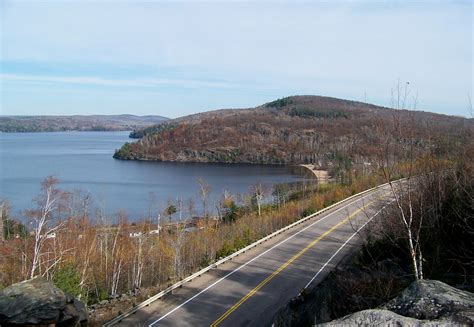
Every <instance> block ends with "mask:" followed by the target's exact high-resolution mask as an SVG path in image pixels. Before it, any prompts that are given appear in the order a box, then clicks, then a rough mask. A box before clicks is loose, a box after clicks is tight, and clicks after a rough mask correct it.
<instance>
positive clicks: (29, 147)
mask: <svg viewBox="0 0 474 327" xmlns="http://www.w3.org/2000/svg"><path fill="white" fill-rule="evenodd" d="M128 134H129V132H59V133H0V198H1V199H6V200H8V201H9V203H10V205H11V207H12V213H13V216H15V217H17V218H20V217H21V211H22V210H24V209H29V208H33V207H34V204H33V201H32V199H33V198H34V197H35V196H36V195H37V194H38V193H39V192H40V183H41V181H42V180H43V179H44V178H45V177H47V176H49V175H53V176H55V177H56V178H58V179H59V181H60V184H59V187H60V188H61V189H63V190H66V191H70V192H73V191H75V190H82V191H84V192H89V193H90V194H91V195H92V199H93V203H92V207H95V208H98V207H100V208H102V209H103V210H104V211H105V213H106V214H107V215H110V216H114V215H115V214H116V213H117V212H119V211H120V210H123V211H124V212H125V213H126V214H127V216H128V217H129V219H130V220H136V219H140V218H144V217H148V216H149V215H150V213H152V215H155V214H156V212H158V210H163V208H164V207H165V206H166V204H167V203H168V201H175V202H176V199H177V198H181V199H182V200H183V208H186V207H187V203H188V201H189V199H192V201H193V202H194V203H195V211H196V212H195V214H200V213H201V211H200V208H201V204H200V203H201V201H200V199H199V196H198V183H197V181H198V179H200V178H202V179H203V180H204V181H206V183H207V184H209V185H210V187H211V193H210V202H212V203H217V201H218V199H219V198H220V197H221V196H222V192H223V190H224V189H227V190H229V191H230V192H231V193H232V194H245V193H248V191H249V189H250V187H251V186H252V185H255V184H256V183H259V182H260V183H262V184H264V185H266V186H268V187H270V186H271V185H274V184H276V183H293V182H304V181H308V180H310V179H311V177H310V176H308V174H305V170H304V168H301V167H289V166H268V165H247V164H245V165H244V164H203V163H201V164H198V163H164V162H141V161H120V160H115V159H113V158H112V155H113V153H114V151H115V149H117V148H119V147H120V146H121V145H122V144H123V143H125V142H130V141H131V140H130V139H129V138H128ZM214 206H215V205H214Z"/></svg>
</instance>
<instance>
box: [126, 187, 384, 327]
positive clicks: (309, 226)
mask: <svg viewBox="0 0 474 327" xmlns="http://www.w3.org/2000/svg"><path fill="white" fill-rule="evenodd" d="M390 200H391V197H390V192H389V189H388V188H386V187H385V188H379V189H376V190H374V191H371V192H370V193H366V194H363V195H360V196H357V197H356V198H354V199H351V200H349V201H347V202H344V203H342V204H339V205H338V206H336V207H335V208H333V209H331V210H330V211H327V212H325V213H323V214H321V215H318V216H316V217H314V218H312V219H310V220H308V221H306V222H304V223H302V224H300V225H297V226H295V227H294V228H292V229H290V230H288V231H286V232H284V233H282V234H280V235H278V236H276V237H274V238H272V239H270V240H269V241H267V242H265V243H263V244H262V245H259V246H257V247H255V248H253V249H251V250H249V251H247V252H245V253H244V254H241V255H239V256H238V257H235V258H234V259H233V260H232V261H229V262H227V263H225V264H222V265H220V266H218V268H216V269H213V270H212V271H210V272H208V273H205V274H203V275H202V276H201V277H198V278H196V279H194V280H193V281H192V282H190V283H188V284H185V286H183V287H182V288H179V289H176V290H174V291H173V294H169V295H165V296H164V297H162V298H161V299H159V300H157V301H155V302H153V303H152V304H150V306H148V307H145V308H143V309H141V310H139V311H137V312H136V313H135V314H133V315H131V316H130V317H128V318H126V319H124V320H123V321H121V322H120V323H118V324H117V325H118V326H193V327H194V326H271V324H272V321H273V317H274V315H275V314H276V312H277V311H278V310H279V309H280V308H281V307H283V306H284V305H286V304H287V303H288V301H289V300H291V299H292V298H293V297H295V296H297V295H298V294H299V293H300V291H301V290H302V289H303V288H304V287H306V286H308V285H311V286H313V285H317V284H318V283H319V282H321V281H322V280H323V279H324V277H325V276H326V275H327V273H328V272H329V271H330V270H331V269H332V268H334V266H335V265H337V263H338V262H340V261H341V260H342V259H343V258H344V257H345V256H347V255H348V254H350V253H352V252H353V251H355V250H356V249H357V247H358V246H359V245H360V243H361V236H360V235H363V234H360V233H357V230H361V229H362V228H363V227H364V226H365V225H364V224H366V223H367V222H368V221H369V220H370V219H379V218H380V217H379V216H380V215H379V213H380V210H381V208H383V206H384V205H386V204H387V203H388V202H390Z"/></svg>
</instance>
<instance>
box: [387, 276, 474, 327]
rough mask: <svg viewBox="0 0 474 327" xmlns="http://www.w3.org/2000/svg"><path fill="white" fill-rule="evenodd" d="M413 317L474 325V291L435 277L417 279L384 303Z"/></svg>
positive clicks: (391, 308) (390, 308)
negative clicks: (471, 291)
mask: <svg viewBox="0 0 474 327" xmlns="http://www.w3.org/2000/svg"><path fill="white" fill-rule="evenodd" d="M383 308H384V309H387V310H390V311H393V312H396V313H398V314H400V315H403V316H406V317H412V318H416V319H430V320H432V319H443V318H449V320H451V321H453V322H456V323H460V324H468V325H474V293H470V292H467V291H462V290H459V289H457V288H454V287H452V286H449V285H448V284H445V283H443V282H440V281H437V280H418V281H415V282H413V283H411V284H410V286H408V287H407V288H406V289H405V290H403V292H402V293H401V294H400V295H399V296H397V297H396V298H394V299H393V300H391V301H389V302H388V303H387V304H385V305H384V306H383Z"/></svg>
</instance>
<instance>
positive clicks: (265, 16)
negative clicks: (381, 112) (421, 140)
mask: <svg viewBox="0 0 474 327" xmlns="http://www.w3.org/2000/svg"><path fill="white" fill-rule="evenodd" d="M0 36H1V44H0V65H1V66H0V96H1V99H0V114H2V115H71V114H120V113H130V114H136V115H147V114H154V115H162V116H166V117H171V118H174V117H179V116H183V115H187V114H191V113H196V112H202V111H208V110H212V109H220V108H246V107H254V106H257V105H260V104H263V103H265V102H269V101H272V100H275V99H277V98H281V97H285V96H290V95H298V94H300V95H302V94H313V95H324V96H332V97H338V98H344V99H352V100H358V101H366V102H370V103H375V104H378V105H383V106H389V105H390V98H391V90H392V89H393V88H394V87H395V86H396V85H397V83H401V84H402V85H405V84H406V82H409V83H410V84H409V87H410V99H409V101H408V106H409V107H411V106H413V103H414V102H415V101H412V99H414V98H415V97H416V98H417V101H416V107H417V109H418V110H425V111H433V112H438V113H445V114H451V115H460V116H469V109H468V106H469V97H472V95H473V3H472V1H417V2H410V1H330V2H329V1H328V2H322V1H273V2H272V1H251V0H250V1H244V2H243V1H242V2H239V1H233V2H232V1H225V0H221V1H218V2H208V1H188V2H182V1H140V0H138V1H105V0H104V1H87V0H83V1H73V0H70V1H68V0H64V1H50V2H47V1H9V0H0Z"/></svg>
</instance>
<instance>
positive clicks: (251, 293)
mask: <svg viewBox="0 0 474 327" xmlns="http://www.w3.org/2000/svg"><path fill="white" fill-rule="evenodd" d="M385 195H386V194H384V195H383V196H385ZM383 196H381V197H379V198H377V199H375V200H373V201H371V202H369V203H368V204H367V206H369V205H371V204H372V203H374V202H376V201H378V200H380V199H381V198H382V197H383ZM365 206H366V205H364V207H363V208H360V209H357V210H356V211H354V212H353V213H352V214H350V215H349V216H348V217H346V218H344V219H343V220H341V221H340V222H339V223H337V224H336V225H334V226H333V227H331V228H330V229H328V230H327V231H325V232H324V233H323V234H321V235H320V236H319V237H318V238H316V239H315V240H313V241H312V242H311V243H309V244H308V245H307V246H306V247H305V248H304V249H302V250H301V251H299V252H298V253H296V254H295V255H294V256H292V257H291V258H290V259H289V260H288V261H286V262H285V263H284V264H282V265H281V266H280V267H279V268H278V269H277V270H275V271H274V272H273V273H272V274H271V275H269V276H268V277H267V278H265V279H264V280H263V281H262V282H261V283H260V284H258V285H257V286H256V287H255V288H254V289H252V290H251V291H250V292H249V293H248V294H247V295H245V296H244V297H243V298H241V299H240V300H239V301H238V302H237V303H236V304H234V305H233V306H232V307H231V308H230V309H229V310H227V311H226V312H225V313H224V314H223V315H222V316H220V317H219V318H218V319H217V320H216V321H214V322H213V323H212V324H211V327H215V326H217V325H219V324H220V323H221V322H222V321H224V320H225V319H226V318H227V317H228V316H229V315H230V314H231V313H232V312H234V311H235V310H236V309H237V308H238V307H240V306H241V305H242V304H243V303H244V302H245V301H247V300H248V299H249V298H250V297H251V296H252V295H254V294H255V293H257V292H258V291H259V290H260V289H261V288H262V287H263V286H265V285H266V284H267V283H268V282H269V281H271V280H272V279H273V278H275V276H276V275H278V274H279V273H280V272H282V271H283V270H284V269H285V268H286V267H288V266H289V265H290V264H291V263H292V262H293V261H295V260H296V259H298V258H299V257H301V256H302V255H303V254H305V253H306V252H307V251H308V250H309V249H311V248H312V247H313V246H314V245H316V244H317V243H319V241H321V240H322V239H323V238H325V237H326V236H328V235H329V234H330V233H332V232H333V231H334V230H335V229H337V228H338V227H340V226H341V225H343V224H345V223H346V222H347V221H349V219H351V218H352V217H354V216H355V215H357V214H358V213H359V212H361V211H362V210H364V209H365Z"/></svg>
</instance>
